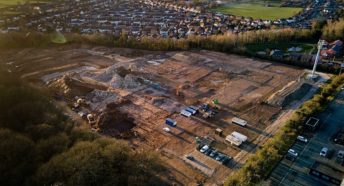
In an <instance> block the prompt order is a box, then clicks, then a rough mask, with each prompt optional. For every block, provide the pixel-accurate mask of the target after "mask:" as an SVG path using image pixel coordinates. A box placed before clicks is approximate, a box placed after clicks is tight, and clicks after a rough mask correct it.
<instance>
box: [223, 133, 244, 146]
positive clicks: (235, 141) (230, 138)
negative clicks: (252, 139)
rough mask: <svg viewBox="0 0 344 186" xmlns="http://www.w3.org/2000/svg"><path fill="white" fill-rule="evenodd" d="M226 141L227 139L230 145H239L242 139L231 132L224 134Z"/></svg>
mask: <svg viewBox="0 0 344 186" xmlns="http://www.w3.org/2000/svg"><path fill="white" fill-rule="evenodd" d="M226 141H228V142H229V143H230V144H231V145H235V146H238V147H239V146H240V145H241V144H242V141H241V140H240V139H238V138H236V137H235V136H232V135H231V134H230V135H228V136H226Z"/></svg>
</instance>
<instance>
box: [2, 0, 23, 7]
mask: <svg viewBox="0 0 344 186" xmlns="http://www.w3.org/2000/svg"><path fill="white" fill-rule="evenodd" d="M18 2H24V0H0V8H3V7H6V6H11V5H16V4H17V3H18Z"/></svg>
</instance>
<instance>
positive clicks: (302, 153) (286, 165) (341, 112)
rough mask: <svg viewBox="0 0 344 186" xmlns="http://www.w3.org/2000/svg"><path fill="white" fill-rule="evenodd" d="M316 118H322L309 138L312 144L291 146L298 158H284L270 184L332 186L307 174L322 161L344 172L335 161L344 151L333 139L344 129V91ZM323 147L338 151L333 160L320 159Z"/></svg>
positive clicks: (273, 173)
mask: <svg viewBox="0 0 344 186" xmlns="http://www.w3.org/2000/svg"><path fill="white" fill-rule="evenodd" d="M317 118H319V119H320V123H321V127H320V128H319V129H318V130H317V132H316V133H315V134H314V136H313V137H312V138H311V139H310V141H309V143H307V144H306V143H302V142H296V143H295V144H294V145H293V146H292V149H294V150H295V151H296V152H297V153H298V154H299V156H298V158H297V159H296V160H295V161H294V162H291V161H289V160H286V159H283V160H282V161H281V162H280V163H279V164H278V165H277V167H276V168H275V169H274V171H273V172H272V174H271V176H270V180H271V185H283V186H284V185H286V186H287V185H288V186H294V185H296V186H299V185H301V186H308V185H312V186H323V185H324V186H325V185H326V186H327V185H332V184H330V183H329V182H326V181H324V180H320V179H318V178H316V177H314V176H311V175H309V174H308V172H309V168H310V167H311V165H312V164H313V163H314V162H315V161H320V162H323V163H325V164H328V165H331V166H333V167H335V168H337V169H339V170H341V171H344V168H343V167H342V166H340V165H338V164H336V163H335V160H334V159H335V156H336V153H337V152H338V151H339V150H344V146H341V145H337V144H334V143H332V142H331V140H330V138H331V137H332V136H333V135H334V134H335V133H336V132H337V131H338V130H339V129H340V128H343V127H344V122H343V121H344V91H342V92H340V93H339V95H338V97H337V98H336V99H335V100H334V101H333V102H332V103H331V104H330V106H329V107H328V108H327V109H326V110H325V111H324V112H323V113H321V114H319V115H318V116H317ZM322 147H327V148H329V149H330V150H335V154H334V156H333V157H332V159H327V158H323V157H320V155H319V152H320V150H321V148H322Z"/></svg>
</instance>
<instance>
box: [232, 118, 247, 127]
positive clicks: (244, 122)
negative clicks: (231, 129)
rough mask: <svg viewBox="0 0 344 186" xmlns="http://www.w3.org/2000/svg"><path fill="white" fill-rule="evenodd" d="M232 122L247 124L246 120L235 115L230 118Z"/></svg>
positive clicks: (241, 124)
mask: <svg viewBox="0 0 344 186" xmlns="http://www.w3.org/2000/svg"><path fill="white" fill-rule="evenodd" d="M232 123H234V124H237V125H240V126H243V127H244V126H246V125H247V121H245V120H243V119H240V118H237V117H234V118H232Z"/></svg>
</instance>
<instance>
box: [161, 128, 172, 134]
mask: <svg viewBox="0 0 344 186" xmlns="http://www.w3.org/2000/svg"><path fill="white" fill-rule="evenodd" d="M162 130H163V131H165V132H167V133H169V132H171V129H170V128H168V127H165V128H163V129H162Z"/></svg>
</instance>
